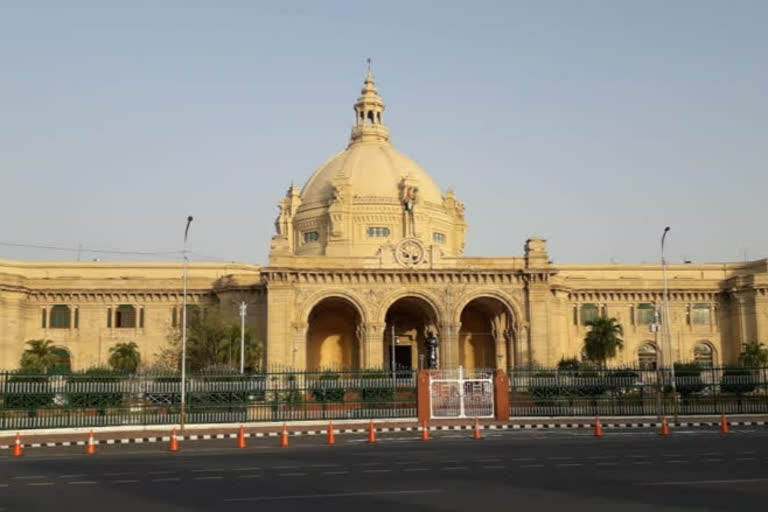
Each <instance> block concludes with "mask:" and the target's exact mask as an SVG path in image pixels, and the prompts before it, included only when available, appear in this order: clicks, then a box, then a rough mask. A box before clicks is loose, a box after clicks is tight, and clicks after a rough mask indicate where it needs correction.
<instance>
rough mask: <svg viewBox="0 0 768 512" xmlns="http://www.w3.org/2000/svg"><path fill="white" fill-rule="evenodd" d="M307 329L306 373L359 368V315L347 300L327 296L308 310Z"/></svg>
mask: <svg viewBox="0 0 768 512" xmlns="http://www.w3.org/2000/svg"><path fill="white" fill-rule="evenodd" d="M308 323H309V325H308V327H307V370H328V369H357V368H360V340H359V339H358V326H359V325H360V324H361V318H360V313H359V312H358V310H357V308H356V307H355V306H354V305H353V304H352V303H351V302H349V301H348V300H346V299H342V298H339V297H328V298H325V299H323V300H321V301H320V302H318V303H317V304H315V306H314V307H313V308H312V310H311V311H310V313H309V322H308Z"/></svg>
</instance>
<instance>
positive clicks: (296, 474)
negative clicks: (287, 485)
mask: <svg viewBox="0 0 768 512" xmlns="http://www.w3.org/2000/svg"><path fill="white" fill-rule="evenodd" d="M277 476H307V474H306V473H278V474H277Z"/></svg>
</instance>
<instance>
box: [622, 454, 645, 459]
mask: <svg viewBox="0 0 768 512" xmlns="http://www.w3.org/2000/svg"><path fill="white" fill-rule="evenodd" d="M625 457H627V458H630V459H647V458H648V455H625Z"/></svg>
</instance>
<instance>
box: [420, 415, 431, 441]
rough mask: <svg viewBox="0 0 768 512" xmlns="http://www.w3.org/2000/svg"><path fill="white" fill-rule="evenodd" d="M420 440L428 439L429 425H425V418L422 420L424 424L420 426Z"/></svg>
mask: <svg viewBox="0 0 768 512" xmlns="http://www.w3.org/2000/svg"><path fill="white" fill-rule="evenodd" d="M421 440H422V441H429V427H428V426H427V420H424V424H423V425H422V426H421Z"/></svg>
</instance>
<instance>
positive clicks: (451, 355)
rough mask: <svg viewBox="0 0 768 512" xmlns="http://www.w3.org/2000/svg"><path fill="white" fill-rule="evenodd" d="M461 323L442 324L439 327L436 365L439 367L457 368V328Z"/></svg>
mask: <svg viewBox="0 0 768 512" xmlns="http://www.w3.org/2000/svg"><path fill="white" fill-rule="evenodd" d="M460 329H461V324H460V323H456V324H443V325H442V327H441V329H440V348H439V349H438V350H439V352H438V357H439V360H438V365H439V366H440V368H457V367H458V366H459V364H460V362H459V330H460Z"/></svg>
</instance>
